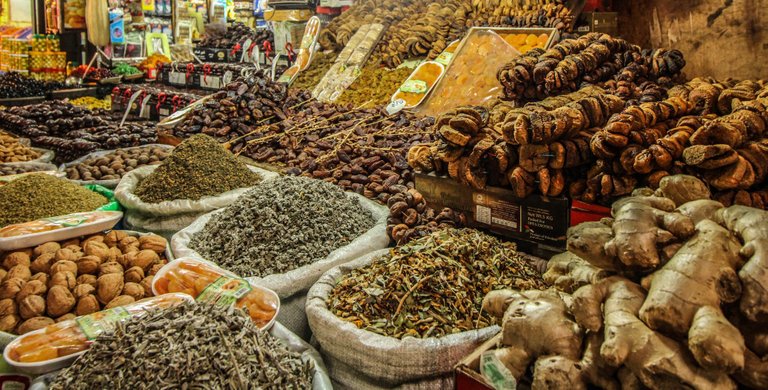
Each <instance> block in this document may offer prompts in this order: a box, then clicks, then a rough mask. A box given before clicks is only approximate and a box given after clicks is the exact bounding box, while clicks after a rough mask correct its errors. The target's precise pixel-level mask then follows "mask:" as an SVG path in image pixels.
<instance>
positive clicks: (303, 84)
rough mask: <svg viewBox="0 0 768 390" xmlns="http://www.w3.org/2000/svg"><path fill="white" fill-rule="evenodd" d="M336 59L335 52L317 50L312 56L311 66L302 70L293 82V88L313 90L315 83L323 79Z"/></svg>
mask: <svg viewBox="0 0 768 390" xmlns="http://www.w3.org/2000/svg"><path fill="white" fill-rule="evenodd" d="M334 61H336V54H335V53H333V52H322V51H321V52H316V53H315V55H314V56H313V57H312V63H311V64H309V68H307V69H305V70H303V71H301V73H299V75H298V76H296V80H293V83H291V89H303V90H307V91H311V90H312V89H313V88H315V85H317V83H319V82H320V80H322V79H323V76H325V74H326V73H327V72H328V69H331V65H333V62H334Z"/></svg>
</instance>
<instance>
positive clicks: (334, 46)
mask: <svg viewBox="0 0 768 390" xmlns="http://www.w3.org/2000/svg"><path fill="white" fill-rule="evenodd" d="M560 3H562V2H561V1H549V0H538V1H525V2H523V1H519V0H501V1H491V2H488V1H471V2H470V1H469V0H441V1H432V0H407V1H402V0H399V1H379V0H367V1H363V2H361V3H359V4H356V5H354V6H353V7H352V8H351V9H350V10H349V11H347V12H345V13H343V14H342V15H341V16H339V17H337V18H335V19H334V20H333V21H331V23H329V24H328V26H327V27H326V28H325V29H323V31H322V32H321V33H320V37H319V39H318V42H319V43H320V45H321V46H322V47H323V49H326V50H336V51H339V50H341V49H342V48H343V47H344V45H346V44H347V42H349V39H350V38H351V37H352V35H353V34H354V33H355V32H356V31H357V29H358V28H360V26H362V25H364V24H368V23H380V24H383V25H384V26H385V27H387V30H386V32H385V33H384V37H383V38H382V39H381V43H380V44H379V46H378V47H377V49H376V51H377V53H378V55H379V56H380V57H381V59H382V60H383V61H384V62H385V63H386V64H387V65H388V66H389V67H397V66H398V65H400V64H401V63H402V62H403V61H404V60H406V59H408V58H414V57H425V56H426V57H427V58H428V59H434V58H436V57H437V56H438V55H440V53H441V52H442V51H443V50H445V48H446V47H447V46H448V45H449V44H450V43H451V42H452V41H454V40H457V39H461V37H462V36H463V35H464V34H465V33H466V31H467V30H468V29H469V28H470V27H475V26H507V27H534V26H538V27H553V28H557V29H559V30H564V29H567V28H568V27H569V26H570V24H571V22H572V20H573V16H572V15H571V12H570V10H569V9H568V8H566V7H565V6H564V5H563V4H560Z"/></svg>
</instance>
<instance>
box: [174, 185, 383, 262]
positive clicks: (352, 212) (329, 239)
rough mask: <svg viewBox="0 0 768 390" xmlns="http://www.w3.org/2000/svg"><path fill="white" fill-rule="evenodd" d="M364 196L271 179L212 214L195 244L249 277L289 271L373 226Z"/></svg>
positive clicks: (205, 254) (209, 256)
mask: <svg viewBox="0 0 768 390" xmlns="http://www.w3.org/2000/svg"><path fill="white" fill-rule="evenodd" d="M374 223H375V221H374V219H373V217H372V216H371V214H370V212H369V211H368V210H366V209H365V208H363V207H362V206H361V204H360V201H359V200H356V199H354V198H349V197H347V196H346V195H344V193H343V191H341V189H339V188H338V187H336V186H334V185H332V184H329V183H325V182H322V181H320V180H311V179H308V178H303V177H285V178H281V179H275V180H267V181H265V182H264V183H262V184H261V185H259V186H257V187H255V188H253V189H252V190H250V191H248V192H246V193H245V194H243V195H242V196H240V197H239V198H238V199H237V200H236V201H235V203H233V204H232V205H231V206H229V207H227V208H226V209H225V210H224V211H223V212H221V213H219V214H216V215H214V216H212V217H211V219H210V221H209V222H208V223H207V224H206V225H205V228H204V229H203V230H202V231H201V232H199V233H197V234H195V235H194V236H193V238H192V241H191V242H190V244H189V245H190V247H191V248H192V249H194V250H196V251H197V252H198V253H200V254H201V255H202V256H203V257H204V258H205V259H207V260H210V261H213V262H215V263H216V264H218V265H220V266H222V267H224V268H225V269H227V270H230V271H232V272H234V273H236V274H238V275H243V276H258V277H261V276H266V275H271V274H279V273H285V272H288V271H292V270H294V269H296V268H299V267H301V266H304V265H307V264H310V263H312V262H314V261H317V260H320V259H323V258H325V257H326V256H328V254H329V253H331V252H332V251H333V250H335V249H337V248H340V247H342V246H344V245H346V244H348V243H350V242H351V241H352V240H353V239H355V238H356V237H357V236H360V235H362V234H363V233H365V232H366V231H368V229H370V228H371V227H373V225H374Z"/></svg>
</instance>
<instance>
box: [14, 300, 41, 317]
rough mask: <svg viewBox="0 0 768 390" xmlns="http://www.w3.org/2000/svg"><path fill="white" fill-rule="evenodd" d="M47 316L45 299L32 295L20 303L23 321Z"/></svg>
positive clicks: (20, 313)
mask: <svg viewBox="0 0 768 390" xmlns="http://www.w3.org/2000/svg"><path fill="white" fill-rule="evenodd" d="M43 314H45V298H43V297H41V296H39V295H30V296H28V297H26V298H24V299H22V300H21V301H20V302H19V315H20V316H21V318H23V319H25V320H26V319H28V318H32V317H39V316H42V315H43Z"/></svg>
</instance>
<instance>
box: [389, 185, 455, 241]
mask: <svg viewBox="0 0 768 390" xmlns="http://www.w3.org/2000/svg"><path fill="white" fill-rule="evenodd" d="M387 206H389V218H387V234H388V235H389V236H390V237H391V238H392V239H393V240H394V241H395V243H396V244H397V245H405V244H406V243H408V242H410V241H412V240H415V239H418V238H421V237H424V236H427V235H429V234H432V233H433V232H435V231H437V230H441V229H445V228H454V227H456V228H458V227H463V226H464V224H465V223H466V218H465V216H464V215H463V214H461V213H458V212H456V211H453V210H451V209H449V208H444V209H442V210H441V211H440V212H437V211H436V210H434V209H432V208H430V207H428V206H427V202H426V201H425V200H424V197H423V196H422V195H421V193H419V192H418V191H416V190H415V189H413V188H412V189H409V190H408V191H407V192H401V193H398V194H395V195H393V196H392V197H390V198H389V200H388V201H387Z"/></svg>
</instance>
